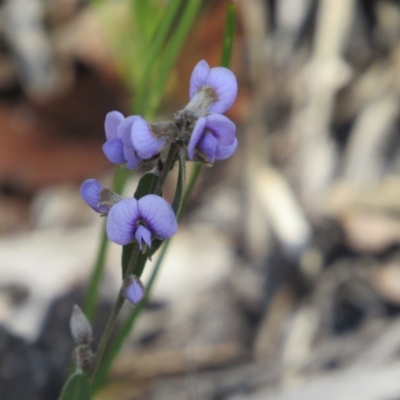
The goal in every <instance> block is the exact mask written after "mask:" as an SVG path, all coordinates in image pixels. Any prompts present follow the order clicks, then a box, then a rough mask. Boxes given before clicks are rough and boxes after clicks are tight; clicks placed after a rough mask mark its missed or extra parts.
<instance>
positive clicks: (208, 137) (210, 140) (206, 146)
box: [197, 132, 218, 164]
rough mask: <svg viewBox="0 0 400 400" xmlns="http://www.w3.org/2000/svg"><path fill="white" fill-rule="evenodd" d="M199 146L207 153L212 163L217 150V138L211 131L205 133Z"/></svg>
mask: <svg viewBox="0 0 400 400" xmlns="http://www.w3.org/2000/svg"><path fill="white" fill-rule="evenodd" d="M197 147H198V148H199V149H200V150H201V151H202V152H203V153H204V154H205V155H206V157H207V160H208V162H209V163H211V164H212V163H213V162H214V159H215V153H216V152H217V147H218V141H217V139H216V138H215V137H214V136H213V135H212V134H211V133H209V132H207V133H206V134H205V135H203V137H202V139H201V140H200V143H199V144H198V146H197Z"/></svg>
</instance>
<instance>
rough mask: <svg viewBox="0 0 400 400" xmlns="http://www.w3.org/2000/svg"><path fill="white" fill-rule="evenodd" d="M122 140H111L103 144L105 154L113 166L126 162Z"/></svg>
mask: <svg viewBox="0 0 400 400" xmlns="http://www.w3.org/2000/svg"><path fill="white" fill-rule="evenodd" d="M123 147H124V146H123V144H122V141H121V139H109V140H107V141H106V142H105V143H104V144H103V153H104V154H105V156H106V157H107V158H108V159H109V160H110V161H111V162H112V163H113V164H123V163H124V162H126V159H125V157H124V151H123Z"/></svg>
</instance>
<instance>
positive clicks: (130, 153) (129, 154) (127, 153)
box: [124, 146, 143, 170]
mask: <svg viewBox="0 0 400 400" xmlns="http://www.w3.org/2000/svg"><path fill="white" fill-rule="evenodd" d="M124 157H125V159H126V167H127V168H128V169H131V170H133V169H135V168H136V167H137V166H138V165H139V164H140V163H141V162H142V161H143V160H142V159H141V158H140V157H138V155H137V154H136V153H135V150H133V147H126V146H124Z"/></svg>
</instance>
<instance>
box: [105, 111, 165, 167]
mask: <svg viewBox="0 0 400 400" xmlns="http://www.w3.org/2000/svg"><path fill="white" fill-rule="evenodd" d="M104 126H105V131H106V138H107V141H106V143H104V145H103V152H104V154H105V155H106V157H107V158H108V159H109V160H110V161H111V162H112V163H114V164H125V163H126V166H127V168H129V169H135V168H136V167H137V166H138V164H139V163H141V162H142V161H143V160H148V159H151V158H152V157H154V156H155V155H157V154H158V153H159V152H160V150H161V148H162V146H163V145H164V144H165V140H164V139H156V138H155V137H154V135H153V133H152V131H151V127H150V125H149V124H148V123H147V122H146V121H145V120H144V119H143V118H142V117H140V116H137V115H132V116H129V117H127V118H125V117H124V116H123V115H122V114H121V113H120V112H118V111H112V112H109V113H108V114H107V116H106V120H105V124H104Z"/></svg>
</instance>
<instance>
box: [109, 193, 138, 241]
mask: <svg viewBox="0 0 400 400" xmlns="http://www.w3.org/2000/svg"><path fill="white" fill-rule="evenodd" d="M138 218H139V211H138V202H137V200H136V199H134V198H126V199H123V200H121V201H120V202H118V203H117V204H115V205H114V206H112V207H111V210H110V212H109V213H108V218H107V224H106V231H107V236H108V238H109V239H110V240H111V241H112V242H114V243H117V244H120V245H125V244H128V243H130V242H132V241H133V240H134V238H135V231H136V222H137V220H138Z"/></svg>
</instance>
